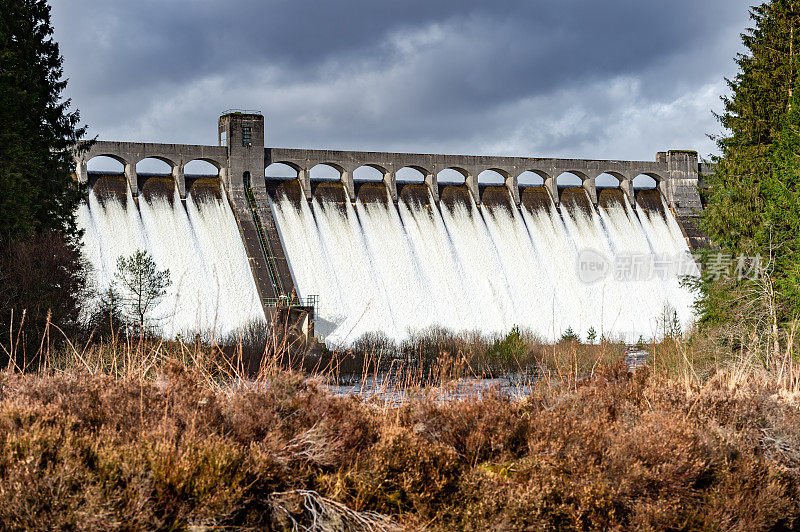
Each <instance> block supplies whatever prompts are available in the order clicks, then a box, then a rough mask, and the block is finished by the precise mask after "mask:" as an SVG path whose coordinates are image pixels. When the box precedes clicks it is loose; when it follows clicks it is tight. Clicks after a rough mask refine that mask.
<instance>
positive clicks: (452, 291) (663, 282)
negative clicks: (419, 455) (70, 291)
mask: <svg viewBox="0 0 800 532" xmlns="http://www.w3.org/2000/svg"><path fill="white" fill-rule="evenodd" d="M218 126H219V128H218V141H219V144H218V145H215V146H209V145H185V144H156V143H138V142H116V141H98V142H95V143H94V144H93V145H92V146H91V147H90V148H89V150H88V152H86V153H78V154H75V175H76V179H77V180H78V181H80V182H84V183H88V184H89V190H90V192H89V194H88V196H87V198H86V201H85V202H84V204H83V205H82V206H81V207H80V211H79V213H78V222H79V225H80V227H81V228H82V229H83V230H84V241H83V244H84V245H83V249H84V253H85V256H86V258H87V261H88V262H89V263H90V264H91V265H92V267H93V269H94V270H95V280H96V285H97V288H98V290H100V291H103V290H105V289H107V288H108V286H109V285H110V284H111V283H112V281H113V279H114V274H115V271H116V262H117V259H118V258H119V257H120V256H130V255H131V254H132V253H134V252H135V251H136V250H137V249H144V250H146V251H148V252H149V253H150V254H151V256H152V257H153V258H154V259H155V262H156V263H157V265H158V267H159V268H160V269H164V268H168V269H169V270H170V273H171V277H172V281H173V284H172V286H171V287H170V288H169V291H168V295H167V297H166V299H165V300H164V301H163V302H162V303H161V304H160V305H159V307H158V308H157V309H156V310H155V312H154V313H153V316H154V317H155V318H157V322H158V329H159V330H160V332H161V334H163V335H164V336H166V337H172V336H174V335H176V334H191V333H194V332H201V333H206V334H213V335H214V336H216V337H217V338H219V337H221V336H226V335H229V334H231V333H235V332H237V331H239V330H241V329H242V328H244V327H246V326H248V325H249V324H251V323H253V322H258V321H266V322H267V323H269V324H271V325H275V326H281V327H284V329H283V330H285V331H287V332H288V333H290V335H292V337H293V338H300V339H301V340H302V341H303V342H307V341H309V339H310V338H311V337H312V336H317V337H318V338H323V339H324V340H325V342H326V343H327V344H328V345H329V346H347V345H350V344H352V343H353V342H355V341H356V340H358V339H359V338H360V337H361V336H362V335H364V334H366V333H380V334H383V335H385V336H387V337H389V338H391V339H394V340H403V339H405V338H408V337H409V336H410V335H413V334H414V333H415V332H416V331H422V330H424V329H426V328H429V327H432V326H440V327H445V328H448V329H451V330H453V331H477V332H479V333H483V334H495V333H504V332H507V331H509V330H510V329H511V328H512V327H514V326H518V327H520V328H524V329H528V330H531V331H533V332H534V333H536V334H538V335H539V336H541V337H542V338H544V339H557V338H559V337H560V336H561V335H562V334H563V333H564V332H565V331H566V330H568V329H572V330H573V331H574V332H576V333H577V334H579V335H580V336H581V337H582V338H586V337H587V335H588V333H589V331H590V330H592V329H593V330H594V331H595V332H596V333H597V335H598V336H599V335H605V336H606V337H611V338H623V339H625V340H627V341H629V342H633V341H636V340H638V339H639V337H644V338H651V337H657V336H659V335H660V334H661V333H662V332H663V331H664V328H665V324H666V323H667V322H669V324H670V325H675V324H676V322H677V323H679V324H680V325H681V326H686V325H688V324H690V323H691V321H692V318H693V316H692V302H693V294H691V293H690V292H689V290H688V289H687V288H685V287H683V286H682V285H681V277H682V276H683V275H687V274H688V275H692V274H697V267H696V265H695V263H694V261H693V260H692V258H691V256H690V254H689V253H690V246H691V248H692V249H694V248H695V247H697V246H702V245H705V243H707V240H705V237H704V236H703V235H702V233H701V232H699V231H698V229H697V224H696V222H697V216H698V214H699V212H700V211H701V210H702V202H701V199H700V195H699V194H698V189H699V188H701V187H702V183H701V181H702V175H703V173H704V172H707V171H709V168H708V167H707V166H706V165H704V164H703V163H701V162H699V161H698V157H697V153H696V152H692V151H687V150H670V151H666V152H658V153H657V154H656V158H655V160H651V161H615V160H597V159H553V158H534V157H500V156H497V157H496V156H480V155H442V154H438V155H437V154H413V153H388V152H356V151H333V150H307V149H296V148H268V147H265V144H264V117H263V116H262V115H261V114H260V113H258V112H253V111H236V110H232V111H226V112H225V113H223V114H222V116H221V117H220V118H219V124H218ZM97 157H106V158H110V159H113V160H115V161H116V164H117V165H119V166H121V167H122V169H121V170H118V171H117V172H116V173H115V174H113V175H112V174H111V173H102V172H101V173H98V172H93V173H92V175H91V176H90V172H89V171H88V162H89V161H90V160H92V159H94V158H97ZM146 159H154V160H157V161H160V164H162V165H163V164H166V166H167V168H166V169H165V172H164V173H162V174H140V173H139V172H138V170H137V164H138V163H139V162H141V161H144V160H146ZM195 161H199V162H202V163H203V164H206V165H207V166H209V167H211V168H210V169H211V170H214V169H215V170H216V175H214V174H213V173H212V174H209V175H205V176H202V177H201V176H198V175H186V174H185V169H186V168H187V164H189V163H194V162H195ZM112 162H113V161H112ZM276 165H277V166H281V167H283V168H284V169H288V171H289V172H290V174H289V175H287V176H286V179H282V178H274V177H271V175H270V168H274V167H275V166H276ZM319 167H326V168H327V169H328V170H329V171H331V172H333V174H334V175H333V176H330V177H333V179H324V178H322V177H321V176H319V175H318V176H316V177H314V178H313V179H312V173H313V170H314V169H317V168H319ZM362 169H363V170H369V171H370V172H372V174H373V177H372V178H370V179H368V180H364V179H363V178H358V179H356V178H355V176H356V174H357V173H358V172H359V171H360V170H362ZM710 170H711V171H713V168H711V169H710ZM404 171H410V172H412V173H415V175H416V174H418V177H417V178H415V179H417V180H411V181H408V180H406V179H405V178H402V179H399V178H398V176H399V175H400V174H401V173H403V172H404ZM487 172H489V173H492V174H493V175H494V178H492V179H490V180H489V181H481V178H480V176H481V175H484V174H485V173H487ZM449 174H452V175H455V180H453V179H452V175H450V177H447V176H448V175H449ZM565 175H571V179H570V178H568V179H566V180H565V181H562V180H561V179H562V176H565ZM531 176H533V177H534V178H535V179H534V181H535V180H537V179H538V181H539V182H538V183H534V184H531V182H525V183H523V182H522V181H521V180H522V179H523V177H524V178H525V179H530V178H531ZM642 176H643V177H644V178H645V179H646V180H649V182H650V186H649V188H645V189H642V188H636V187H634V181H635V180H637V179H639V178H640V177H642ZM600 178H602V179H605V180H608V179H610V180H611V182H613V183H616V186H609V185H608V184H607V183H602V184H601V183H600V181H599V179H600ZM440 180H441V182H440ZM570 180H571V181H572V182H571V183H570V182H569V181H570ZM576 180H577V182H576Z"/></svg>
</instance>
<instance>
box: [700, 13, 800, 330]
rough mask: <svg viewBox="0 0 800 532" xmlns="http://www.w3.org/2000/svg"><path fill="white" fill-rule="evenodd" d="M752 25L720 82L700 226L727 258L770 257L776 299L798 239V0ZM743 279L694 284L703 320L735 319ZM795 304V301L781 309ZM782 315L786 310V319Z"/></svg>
mask: <svg viewBox="0 0 800 532" xmlns="http://www.w3.org/2000/svg"><path fill="white" fill-rule="evenodd" d="M750 13H751V19H752V20H753V22H754V26H753V27H752V28H749V29H748V30H747V31H746V32H745V33H744V34H742V42H743V44H744V45H745V48H746V52H745V53H743V54H740V55H738V56H737V58H736V62H737V65H738V66H739V73H738V74H737V75H736V77H735V78H734V79H732V80H726V82H727V83H728V87H729V88H730V90H731V96H730V97H723V98H722V100H723V103H724V106H725V111H724V112H723V114H721V115H719V116H718V119H719V121H720V123H721V124H722V126H723V127H724V128H725V129H726V130H727V134H726V136H723V137H721V138H718V139H717V144H718V147H719V149H720V152H721V155H720V157H718V158H716V160H715V162H716V163H717V165H716V168H715V172H714V174H713V175H711V176H708V177H707V179H706V181H707V183H708V185H709V188H708V191H707V192H706V193H705V195H706V200H707V206H706V209H705V212H704V214H703V222H702V225H703V228H704V230H705V231H706V233H707V234H708V236H709V237H711V239H712V240H713V241H714V242H715V244H716V245H718V246H719V247H720V249H721V251H723V252H725V253H728V254H730V255H732V256H737V255H751V256H754V255H760V256H762V257H766V258H770V257H774V259H775V260H774V262H772V265H771V266H772V268H771V270H770V272H769V274H770V275H771V276H774V279H773V280H774V282H775V287H776V288H777V290H778V291H779V296H780V297H779V298H780V299H782V300H783V301H784V302H787V303H788V302H789V301H791V300H792V299H794V296H793V295H792V294H793V293H794V292H796V291H797V289H796V288H793V287H792V285H791V284H792V281H791V279H797V278H798V276H797V274H795V273H792V271H793V270H794V269H796V268H797V266H796V265H797V264H798V259H800V256H799V255H798V251H799V250H800V240H798V238H797V234H798V229H800V227H799V226H798V224H800V208H798V206H800V203H798V195H797V191H798V187H799V186H800V182H799V181H798V180H799V179H800V174H798V173H797V167H796V164H797V162H796V161H794V160H793V159H792V156H791V150H793V149H794V150H795V152H796V150H797V148H798V145H797V144H796V142H797V138H796V134H797V131H796V129H795V126H792V125H791V124H792V123H794V124H797V118H798V116H797V113H796V108H797V107H798V104H797V96H798V95H797V91H796V86H797V80H798V65H799V64H800V63H798V54H799V53H800V0H772V1H771V2H766V3H764V4H762V5H760V6H757V7H754V8H752V10H751V12H750ZM747 283H748V281H747V280H743V281H739V280H731V279H722V280H719V281H713V282H712V281H709V280H706V281H704V282H701V283H700V284H699V288H700V290H701V296H702V297H701V299H700V301H699V302H698V305H697V307H698V309H699V310H700V312H701V316H702V318H703V319H704V320H706V321H709V322H721V321H726V320H731V319H733V316H734V315H735V313H736V311H735V308H736V306H737V305H740V304H741V303H742V302H746V301H747V299H748V296H747V295H746V294H753V293H756V291H754V290H749V289H748V286H747ZM792 307H795V308H797V309H800V303H798V302H795V303H794V304H789V305H788V306H786V307H785V309H784V310H785V311H786V312H791V310H792ZM786 316H787V315H784V318H785V317H786Z"/></svg>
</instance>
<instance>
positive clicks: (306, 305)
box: [75, 110, 705, 334]
mask: <svg viewBox="0 0 800 532" xmlns="http://www.w3.org/2000/svg"><path fill="white" fill-rule="evenodd" d="M99 156H105V157H110V158H112V159H115V160H116V161H118V162H119V163H121V165H122V167H123V172H122V175H123V176H124V183H125V185H126V190H125V191H124V193H125V194H126V195H127V196H128V197H129V198H132V199H133V200H134V201H135V202H138V201H139V197H140V195H141V194H142V193H143V190H146V189H147V188H148V184H147V182H148V179H149V177H148V176H145V175H142V176H140V175H138V173H137V170H136V165H137V163H139V162H140V161H142V160H144V159H147V158H154V159H158V160H160V161H163V162H164V163H166V164H167V165H168V166H169V167H170V168H171V172H170V175H169V176H168V177H169V178H171V179H172V180H173V181H174V189H175V191H176V196H177V197H179V198H180V200H181V201H182V202H185V201H186V200H187V197H189V196H191V195H192V193H193V187H196V186H199V183H200V181H201V180H199V179H197V178H196V177H195V176H191V175H185V172H184V168H185V166H186V165H187V164H188V163H190V162H192V161H195V160H201V161H205V162H207V163H210V164H211V165H213V166H214V167H215V168H216V170H217V176H216V177H215V178H214V179H216V182H217V185H216V186H217V188H218V189H219V190H220V192H219V194H220V197H222V198H223V199H224V200H225V201H226V202H227V203H228V204H229V206H230V208H231V210H232V212H233V214H234V216H235V220H236V226H237V227H238V232H239V236H240V237H241V242H242V245H243V247H244V250H245V252H246V255H247V260H248V262H249V267H250V271H251V273H252V278H253V281H254V282H255V286H256V289H257V291H258V299H259V300H260V302H261V306H262V308H263V310H264V313H265V316H266V317H267V319H268V320H271V321H276V320H277V319H278V316H279V315H280V317H281V319H287V317H288V319H290V320H291V321H293V322H300V323H302V325H301V326H300V327H301V328H302V329H303V331H305V334H309V331H310V334H313V320H314V313H315V305H316V301H315V299H314V298H313V297H312V294H309V293H303V290H301V288H302V287H300V286H298V280H297V279H296V278H295V277H296V275H297V272H296V270H297V269H298V266H297V265H293V264H292V263H291V260H290V259H291V257H290V253H289V252H288V251H287V248H286V242H285V235H282V230H283V231H285V229H282V228H281V227H280V223H278V222H277V221H276V212H275V200H276V195H280V197H281V198H290V199H291V200H292V201H293V202H294V204H295V205H297V206H298V208H301V207H300V206H301V205H302V204H307V205H310V204H311V202H313V201H315V199H317V200H321V199H323V198H324V199H325V200H326V201H328V202H329V203H334V204H338V205H340V206H341V208H343V209H344V208H345V206H346V205H353V206H354V205H356V204H359V203H361V204H365V203H376V202H377V203H385V204H386V205H389V206H390V205H391V204H397V203H398V202H403V201H405V200H407V199H408V198H412V197H415V198H417V199H418V200H419V201H421V202H422V203H426V204H428V205H429V207H430V208H434V209H435V208H438V205H439V203H442V202H443V203H445V204H449V202H453V201H462V202H466V203H469V204H471V205H473V206H474V207H477V208H480V207H481V205H486V206H490V207H492V208H494V207H495V206H497V205H499V204H500V205H502V206H503V208H506V209H508V210H516V211H519V210H523V209H526V208H527V209H529V210H534V209H546V210H548V211H553V212H560V211H561V209H563V208H566V206H567V205H576V204H579V205H580V206H581V207H582V208H583V209H585V210H586V211H591V210H597V209H600V208H602V207H603V206H604V205H605V204H606V203H607V202H609V201H612V200H616V201H619V202H621V203H627V204H628V205H632V206H637V205H641V206H643V207H644V206H650V207H652V206H653V205H656V207H657V208H658V207H660V206H661V205H664V206H666V207H667V208H668V209H669V211H671V214H672V215H674V217H675V219H676V220H677V222H678V224H679V226H680V229H681V231H682V234H683V237H684V238H685V239H686V243H687V244H688V246H689V248H690V249H695V248H696V247H698V246H702V245H704V242H705V239H704V237H703V235H702V234H701V233H700V232H699V231H698V230H697V223H696V221H697V216H698V215H699V213H700V211H701V210H702V208H703V207H702V204H701V200H700V195H699V193H698V188H699V187H700V181H701V180H700V175H701V172H702V171H703V170H704V168H703V167H702V164H701V163H699V161H698V157H697V153H696V152H692V151H685V150H669V151H664V152H659V153H658V154H657V155H656V157H655V159H654V160H653V161H619V160H595V159H556V158H542V157H497V156H482V155H445V154H415V153H388V152H367V151H338V150H319V149H298V148H272V147H267V146H266V145H265V134H264V117H263V115H262V114H261V113H259V112H257V111H238V110H232V111H226V112H225V113H223V114H222V115H221V116H220V117H219V121H218V143H217V145H216V146H203V145H185V144H161V143H148V142H117V141H97V142H95V143H94V144H93V145H92V146H91V148H90V149H89V150H88V151H87V152H85V153H80V154H78V155H76V158H75V168H76V177H77V179H78V180H80V181H82V182H90V181H91V175H90V173H89V172H88V170H87V163H88V162H89V161H90V160H91V159H93V158H95V157H99ZM272 165H282V168H287V167H288V168H289V169H291V173H292V174H293V175H292V176H288V177H287V178H286V179H282V180H274V179H271V178H268V177H266V174H267V173H268V171H267V170H268V168H269V167H270V166H272ZM318 165H325V166H326V167H328V169H331V168H332V169H333V170H334V171H335V173H336V174H337V178H336V179H335V180H330V179H327V180H317V179H312V175H311V174H312V169H313V168H314V167H315V166H318ZM361 167H368V168H370V169H371V170H370V171H371V173H372V174H373V175H378V176H380V178H379V179H377V180H372V181H369V182H364V181H359V180H357V179H356V178H355V174H356V171H357V170H358V169H359V168H361ZM404 169H412V170H414V171H415V172H416V174H417V175H419V179H418V181H417V182H413V183H409V182H406V181H403V180H402V179H401V180H398V172H401V171H402V170H404ZM444 170H448V171H449V172H448V173H449V174H450V175H451V176H452V175H458V176H460V178H459V182H456V183H453V182H452V180H450V181H448V182H440V173H441V172H442V171H444ZM487 171H491V172H492V173H493V175H495V177H497V176H498V175H499V179H500V181H498V180H497V179H495V180H494V181H493V182H492V183H488V184H487V183H484V182H481V179H480V178H479V176H480V175H481V174H482V173H484V172H487ZM453 172H456V173H457V174H454V173H453ZM564 174H572V176H573V182H572V184H571V185H570V186H563V184H562V183H561V182H560V181H559V178H560V177H561V176H563V175H564ZM603 174H607V175H610V176H613V177H614V178H616V180H617V186H616V187H608V186H600V185H598V183H597V178H598V177H599V176H601V175H603ZM523 175H527V176H530V175H533V176H536V177H537V179H538V182H537V183H535V184H534V185H530V184H529V183H521V182H520V176H523ZM642 175H644V176H647V177H648V178H649V180H650V181H651V182H654V184H655V187H654V188H652V189H650V190H639V189H637V188H635V187H634V180H635V179H636V178H637V177H638V176H642ZM576 177H577V180H576V179H575V178H576ZM202 181H203V183H204V184H205V186H208V179H203V180H202ZM90 184H91V183H90ZM351 208H352V207H351ZM319 260H325V259H324V258H321V257H320V259H319ZM322 297H323V299H324V297H325V296H324V295H323V296H322ZM322 303H323V304H324V301H323V302H322Z"/></svg>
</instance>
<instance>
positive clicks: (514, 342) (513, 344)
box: [486, 325, 527, 363]
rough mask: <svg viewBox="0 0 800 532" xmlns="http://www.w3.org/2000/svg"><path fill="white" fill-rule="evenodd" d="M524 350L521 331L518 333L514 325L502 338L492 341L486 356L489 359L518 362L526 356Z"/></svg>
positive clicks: (517, 328)
mask: <svg viewBox="0 0 800 532" xmlns="http://www.w3.org/2000/svg"><path fill="white" fill-rule="evenodd" d="M526 352H527V349H526V346H525V341H524V340H523V339H522V333H520V330H519V327H517V326H516V325H515V326H514V327H512V328H511V331H510V332H509V333H508V334H507V335H506V336H505V337H504V338H501V339H497V340H495V341H494V343H493V344H492V346H491V347H490V348H489V349H488V350H487V351H486V356H487V357H488V358H489V359H490V360H497V361H500V362H506V363H509V362H520V361H522V360H524V359H525V358H526V357H525V355H526V354H527V353H526Z"/></svg>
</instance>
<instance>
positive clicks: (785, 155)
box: [756, 91, 800, 312]
mask: <svg viewBox="0 0 800 532" xmlns="http://www.w3.org/2000/svg"><path fill="white" fill-rule="evenodd" d="M783 122H784V123H783V127H782V130H781V133H780V136H779V137H778V139H777V140H776V142H775V143H774V144H773V149H772V153H771V163H772V171H771V172H770V173H769V174H767V175H766V176H765V177H764V179H763V180H762V182H761V186H760V193H761V197H762V198H763V200H764V212H763V215H762V221H761V224H760V226H759V229H758V231H757V233H756V235H757V241H758V242H761V243H763V246H764V247H765V248H766V250H767V251H768V252H770V254H771V256H772V257H773V259H772V260H773V262H774V267H773V268H772V271H771V272H770V274H771V275H772V277H773V280H774V284H775V289H776V293H777V299H778V303H779V306H780V307H781V308H782V309H786V310H788V311H789V312H794V311H797V310H800V91H795V92H794V95H793V97H792V102H791V109H790V111H789V113H788V114H786V115H785V116H784V117H783Z"/></svg>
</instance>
